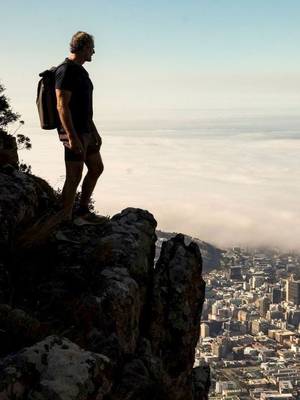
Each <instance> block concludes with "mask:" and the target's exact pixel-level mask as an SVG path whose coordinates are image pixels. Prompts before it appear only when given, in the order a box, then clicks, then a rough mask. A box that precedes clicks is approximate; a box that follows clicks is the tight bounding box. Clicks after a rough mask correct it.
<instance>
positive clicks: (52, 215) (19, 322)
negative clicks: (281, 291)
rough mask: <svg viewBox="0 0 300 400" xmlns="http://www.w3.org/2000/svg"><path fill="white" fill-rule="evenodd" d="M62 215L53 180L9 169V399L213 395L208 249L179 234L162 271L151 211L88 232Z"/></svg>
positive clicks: (1, 233)
mask: <svg viewBox="0 0 300 400" xmlns="http://www.w3.org/2000/svg"><path fill="white" fill-rule="evenodd" d="M57 207H58V205H57V200H56V196H54V193H53V191H52V189H51V188H50V187H49V186H48V185H47V184H46V183H45V182H44V181H43V180H41V179H39V178H36V177H34V176H32V175H25V174H21V173H20V172H17V171H16V170H14V169H10V168H5V169H4V170H2V171H0V246H2V247H1V249H2V250H3V251H0V294H1V303H2V304H1V305H0V339H2V343H3V345H0V350H1V356H2V358H1V364H0V399H6V398H7V399H9V398H11V397H9V396H10V395H9V393H12V394H13V395H14V396H15V398H19V399H24V400H25V399H31V400H38V399H39V400H43V399H57V400H64V399H66V400H71V399H82V400H85V399H86V400H92V399H98V400H101V399H102V398H103V400H104V397H105V399H106V400H121V399H122V400H124V399H125V400H126V399H127V400H138V399H140V400H142V399H143V400H147V399H149V400H150V399H152V400H153V399H154V400H155V399H157V400H159V399H165V400H168V399H172V400H174V399H175V400H189V399H197V400H200V399H202V398H205V396H206V395H207V390H208V383H207V382H208V380H207V382H205V378H204V379H203V377H205V371H204V372H203V373H202V375H201V374H199V370H198V372H197V371H196V370H195V371H193V363H194V352H195V346H196V343H197V340H198V336H199V324H200V316H201V308H202V303H203V300H204V282H203V280H202V278H201V268H202V260H201V254H200V251H199V248H198V246H197V245H195V244H193V243H190V244H186V243H185V241H184V237H183V235H178V236H176V237H175V238H172V239H171V240H169V241H166V242H165V243H164V244H163V248H162V252H161V256H160V259H159V260H158V262H157V264H156V267H154V258H155V242H156V234H155V229H156V221H155V219H154V217H153V216H152V215H151V214H150V213H149V212H147V211H145V210H141V209H133V208H127V209H126V210H123V211H122V212H121V213H119V214H117V215H115V216H114V217H112V218H111V219H110V220H108V221H106V222H105V223H103V224H102V225H94V226H91V225H87V226H76V225H74V224H66V223H58V218H56V217H57V214H58V212H57ZM53 221H55V222H53ZM56 367H57V370H56ZM199 376H201V377H202V378H201V379H202V381H201V379H200V378H199ZM199 382H200V383H199ZM203 388H204V389H203Z"/></svg>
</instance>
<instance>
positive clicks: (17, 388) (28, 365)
mask: <svg viewBox="0 0 300 400" xmlns="http://www.w3.org/2000/svg"><path fill="white" fill-rule="evenodd" d="M111 385H112V382H111V365H110V360H109V359H108V358H107V357H105V356H103V355H101V354H95V353H91V352H88V351H84V350H82V349H80V348H79V347H78V346H77V345H76V344H74V343H72V342H70V341H69V340H67V339H64V338H62V339H61V338H59V337H57V336H49V337H47V338H46V339H45V340H43V341H41V342H39V343H37V344H36V345H34V346H32V347H29V348H26V349H25V350H23V351H22V352H20V353H18V354H17V355H15V356H12V357H7V358H5V359H4V360H2V361H1V363H0V399H3V400H4V399H10V398H14V399H25V398H26V399H30V400H51V399H53V400H54V399H55V400H81V399H87V398H88V397H89V396H90V397H91V396H94V398H95V399H97V400H102V399H103V397H104V395H106V394H107V393H108V392H109V391H110V389H111ZM13 396H15V397H13Z"/></svg>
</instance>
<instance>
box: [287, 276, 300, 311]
mask: <svg viewBox="0 0 300 400" xmlns="http://www.w3.org/2000/svg"><path fill="white" fill-rule="evenodd" d="M286 300H287V301H289V302H291V303H293V304H295V305H297V306H299V305H300V281H295V280H294V276H293V275H292V276H291V277H290V278H289V279H288V280H287V281H286Z"/></svg>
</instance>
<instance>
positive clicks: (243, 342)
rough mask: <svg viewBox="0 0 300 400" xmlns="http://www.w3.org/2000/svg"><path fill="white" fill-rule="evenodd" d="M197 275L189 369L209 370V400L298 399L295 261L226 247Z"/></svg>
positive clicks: (299, 280)
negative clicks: (197, 310) (202, 285)
mask: <svg viewBox="0 0 300 400" xmlns="http://www.w3.org/2000/svg"><path fill="white" fill-rule="evenodd" d="M203 277H204V280H205V281H206V300H205V303H204V306H203V311H202V323H201V328H200V340H199V343H198V346H197V349H196V361H195V365H199V364H200V365H201V364H208V365H209V366H210V369H211V390H210V396H209V398H210V400H239V399H256V400H281V399H300V257H299V256H298V255H295V254H292V253H291V254H283V253H281V252H280V251H279V250H263V251H262V250H259V251H258V250H245V249H241V248H232V249H230V250H227V251H226V252H224V253H223V256H222V261H221V268H220V269H215V270H212V271H210V272H208V273H206V274H204V275H203Z"/></svg>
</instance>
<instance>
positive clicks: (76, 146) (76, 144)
mask: <svg viewBox="0 0 300 400" xmlns="http://www.w3.org/2000/svg"><path fill="white" fill-rule="evenodd" d="M68 147H69V149H71V150H72V151H74V153H76V154H81V153H83V151H84V149H83V146H82V143H81V141H80V140H79V139H78V138H77V137H73V138H69V146H68Z"/></svg>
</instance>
